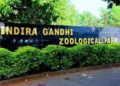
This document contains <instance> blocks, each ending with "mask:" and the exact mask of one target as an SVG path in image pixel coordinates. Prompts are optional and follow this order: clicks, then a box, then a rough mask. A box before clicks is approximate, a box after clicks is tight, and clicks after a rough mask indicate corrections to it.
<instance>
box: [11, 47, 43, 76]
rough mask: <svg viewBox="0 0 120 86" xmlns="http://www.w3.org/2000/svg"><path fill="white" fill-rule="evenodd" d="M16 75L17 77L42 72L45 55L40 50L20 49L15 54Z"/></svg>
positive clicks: (31, 48) (32, 48)
mask: <svg viewBox="0 0 120 86" xmlns="http://www.w3.org/2000/svg"><path fill="white" fill-rule="evenodd" d="M14 57H15V60H14V61H15V64H14V65H13V67H14V71H13V72H14V73H15V75H18V76H19V75H21V74H27V73H28V72H29V71H35V70H40V65H41V64H42V62H43V54H42V53H41V52H40V50H39V49H36V48H34V47H30V46H26V47H22V48H19V49H18V50H17V51H16V52H15V53H14Z"/></svg>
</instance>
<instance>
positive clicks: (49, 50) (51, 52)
mask: <svg viewBox="0 0 120 86" xmlns="http://www.w3.org/2000/svg"><path fill="white" fill-rule="evenodd" d="M43 52H44V55H45V57H44V64H45V65H46V66H47V68H49V69H50V70H61V69H69V68H70V67H71V66H72V65H73V61H72V58H70V56H69V53H68V52H69V51H68V49H67V48H66V47H63V46H57V45H49V46H47V47H46V48H44V49H43Z"/></svg>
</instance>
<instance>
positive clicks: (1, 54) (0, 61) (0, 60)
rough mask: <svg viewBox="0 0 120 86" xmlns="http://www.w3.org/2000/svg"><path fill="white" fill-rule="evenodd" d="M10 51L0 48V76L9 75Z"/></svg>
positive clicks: (7, 76)
mask: <svg viewBox="0 0 120 86" xmlns="http://www.w3.org/2000/svg"><path fill="white" fill-rule="evenodd" d="M11 56H12V52H10V51H8V50H6V49H3V48H0V77H1V78H4V77H6V78H9V77H10V75H11V70H12V69H11V65H12V63H13V62H12V59H11V58H12V57H11Z"/></svg>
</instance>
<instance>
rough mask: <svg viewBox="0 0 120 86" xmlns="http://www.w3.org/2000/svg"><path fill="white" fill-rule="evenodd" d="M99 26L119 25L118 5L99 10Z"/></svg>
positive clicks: (119, 10) (119, 12)
mask: <svg viewBox="0 0 120 86" xmlns="http://www.w3.org/2000/svg"><path fill="white" fill-rule="evenodd" d="M100 23H101V26H111V27H120V6H113V8H112V9H103V10H102V11H101V19H100Z"/></svg>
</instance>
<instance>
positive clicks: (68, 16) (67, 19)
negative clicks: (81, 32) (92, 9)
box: [53, 3, 80, 25]
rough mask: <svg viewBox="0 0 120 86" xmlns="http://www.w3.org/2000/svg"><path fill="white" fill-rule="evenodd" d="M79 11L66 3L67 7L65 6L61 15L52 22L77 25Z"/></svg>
mask: <svg viewBox="0 0 120 86" xmlns="http://www.w3.org/2000/svg"><path fill="white" fill-rule="evenodd" d="M79 20H80V19H79V13H78V11H76V10H75V8H74V6H73V5H71V4H70V3H68V7H66V8H65V9H64V10H63V11H62V13H61V17H59V18H58V19H57V21H56V22H53V24H56V25H79V24H80V21H79Z"/></svg>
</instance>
